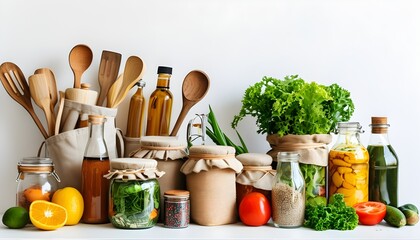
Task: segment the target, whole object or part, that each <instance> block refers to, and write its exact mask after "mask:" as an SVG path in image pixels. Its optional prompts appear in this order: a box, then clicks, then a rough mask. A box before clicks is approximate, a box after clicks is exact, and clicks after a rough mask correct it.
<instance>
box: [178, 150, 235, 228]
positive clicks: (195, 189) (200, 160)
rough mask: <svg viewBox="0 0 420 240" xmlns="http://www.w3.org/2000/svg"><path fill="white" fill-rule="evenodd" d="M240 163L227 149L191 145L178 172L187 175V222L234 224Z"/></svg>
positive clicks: (233, 152)
mask: <svg viewBox="0 0 420 240" xmlns="http://www.w3.org/2000/svg"><path fill="white" fill-rule="evenodd" d="M241 170H242V164H241V162H239V161H238V160H237V159H236V158H235V149H234V148H233V147H227V146H192V147H191V148H190V152H189V159H188V160H187V161H186V162H185V164H184V165H183V166H182V168H181V171H182V172H183V173H184V174H186V175H187V190H188V191H190V201H191V220H192V221H193V222H195V223H197V224H200V225H205V226H215V225H223V224H230V223H235V222H237V210H236V209H237V208H236V184H235V178H236V173H239V172H240V171H241Z"/></svg>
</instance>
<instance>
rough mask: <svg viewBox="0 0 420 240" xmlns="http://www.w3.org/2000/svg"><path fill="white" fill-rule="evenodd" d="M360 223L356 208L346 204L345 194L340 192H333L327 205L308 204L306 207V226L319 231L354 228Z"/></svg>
mask: <svg viewBox="0 0 420 240" xmlns="http://www.w3.org/2000/svg"><path fill="white" fill-rule="evenodd" d="M358 223H359V217H358V216H357V214H356V210H355V209H354V208H352V207H348V206H346V204H345V202H344V195H343V194H340V193H336V194H333V195H332V197H331V199H330V203H329V204H328V205H327V206H320V205H317V206H314V205H307V206H306V209H305V223H304V225H305V227H308V228H313V229H315V230H317V231H324V230H328V229H335V230H353V229H355V228H356V226H357V225H358Z"/></svg>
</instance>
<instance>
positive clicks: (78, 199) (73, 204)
mask: <svg viewBox="0 0 420 240" xmlns="http://www.w3.org/2000/svg"><path fill="white" fill-rule="evenodd" d="M51 202H53V203H56V204H58V205H60V206H62V207H64V208H65V209H66V210H67V215H68V216H67V222H66V225H76V224H78V223H79V221H80V219H81V218H82V215H83V209H84V203H83V196H82V194H81V193H80V192H79V191H78V190H77V189H76V188H73V187H65V188H62V189H59V190H57V191H56V192H55V193H54V195H53V197H52V200H51Z"/></svg>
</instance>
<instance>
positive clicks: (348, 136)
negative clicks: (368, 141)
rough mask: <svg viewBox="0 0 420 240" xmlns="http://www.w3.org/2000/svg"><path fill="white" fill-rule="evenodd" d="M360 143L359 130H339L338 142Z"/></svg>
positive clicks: (347, 143)
mask: <svg viewBox="0 0 420 240" xmlns="http://www.w3.org/2000/svg"><path fill="white" fill-rule="evenodd" d="M343 143H344V144H346V145H359V144H360V134H359V132H358V131H349V130H339V131H338V139H337V144H343Z"/></svg>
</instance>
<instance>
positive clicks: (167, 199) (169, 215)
mask: <svg viewBox="0 0 420 240" xmlns="http://www.w3.org/2000/svg"><path fill="white" fill-rule="evenodd" d="M189 198H190V193H189V192H188V191H186V190H169V191H166V192H165V194H164V203H163V205H164V206H163V211H164V221H163V225H164V226H165V227H168V228H185V227H188V224H189V223H190V199H189Z"/></svg>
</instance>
